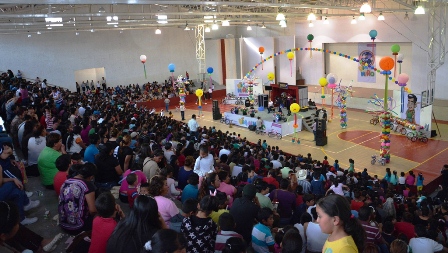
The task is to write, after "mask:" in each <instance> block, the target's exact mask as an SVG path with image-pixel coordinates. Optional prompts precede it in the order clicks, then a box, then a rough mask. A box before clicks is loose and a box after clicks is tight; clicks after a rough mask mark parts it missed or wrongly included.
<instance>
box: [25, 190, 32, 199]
mask: <svg viewBox="0 0 448 253" xmlns="http://www.w3.org/2000/svg"><path fill="white" fill-rule="evenodd" d="M25 194H26V196H27V197H28V198H30V197H31V196H33V194H34V193H33V192H27V191H26V192H25Z"/></svg>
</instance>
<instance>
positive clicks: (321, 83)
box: [319, 77, 328, 87]
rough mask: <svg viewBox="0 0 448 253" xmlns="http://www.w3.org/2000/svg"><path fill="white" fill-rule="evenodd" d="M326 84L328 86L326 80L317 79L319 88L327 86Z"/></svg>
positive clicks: (322, 78)
mask: <svg viewBox="0 0 448 253" xmlns="http://www.w3.org/2000/svg"><path fill="white" fill-rule="evenodd" d="M327 84H328V81H327V78H325V77H321V78H320V79H319V85H320V87H325V86H327Z"/></svg>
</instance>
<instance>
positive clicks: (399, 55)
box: [397, 54, 404, 63]
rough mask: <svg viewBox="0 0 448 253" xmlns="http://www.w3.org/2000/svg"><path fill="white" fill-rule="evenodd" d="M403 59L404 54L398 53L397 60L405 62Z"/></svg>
mask: <svg viewBox="0 0 448 253" xmlns="http://www.w3.org/2000/svg"><path fill="white" fill-rule="evenodd" d="M403 59H404V56H403V54H398V56H397V61H398V62H399V63H402V62H403Z"/></svg>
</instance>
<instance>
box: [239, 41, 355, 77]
mask: <svg viewBox="0 0 448 253" xmlns="http://www.w3.org/2000/svg"><path fill="white" fill-rule="evenodd" d="M294 51H317V52H322V53H327V54H333V55H337V56H340V57H344V58H346V59H349V60H352V61H354V62H359V59H357V58H356V57H352V56H350V55H347V54H343V53H338V52H334V51H331V50H325V49H322V48H311V47H309V48H308V47H300V48H299V47H297V48H291V49H287V50H283V51H279V52H277V53H274V54H273V55H270V56H268V57H266V58H264V59H263V60H262V61H260V62H259V63H257V64H255V66H254V67H253V68H252V69H251V70H249V72H247V73H246V76H247V77H249V76H250V75H251V74H252V72H254V71H255V70H256V69H257V68H258V67H260V66H262V64H263V63H264V62H266V61H269V60H271V59H273V58H274V57H275V56H279V55H282V54H288V53H290V52H291V53H292V52H294ZM293 55H294V54H293ZM290 56H291V55H290ZM287 57H288V55H287ZM293 58H294V56H292V58H291V60H292V59H293ZM288 59H289V57H288Z"/></svg>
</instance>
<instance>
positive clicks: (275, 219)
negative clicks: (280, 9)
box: [0, 74, 448, 253]
mask: <svg viewBox="0 0 448 253" xmlns="http://www.w3.org/2000/svg"><path fill="white" fill-rule="evenodd" d="M0 80H1V82H2V84H3V88H5V87H6V89H3V91H2V92H1V96H0V104H2V107H1V108H2V109H1V116H2V118H3V119H5V128H6V131H7V133H8V134H9V135H8V136H4V137H2V138H4V139H1V138H0V142H1V144H0V145H1V146H0V148H1V149H0V150H1V151H0V153H1V155H0V165H1V169H2V172H3V173H2V178H1V180H0V230H1V231H0V235H1V236H0V251H1V252H22V251H23V250H24V249H29V250H32V251H37V250H43V251H46V252H48V251H51V250H52V249H54V247H55V245H56V243H57V241H58V239H59V238H60V235H59V234H58V235H57V236H56V237H55V238H53V239H52V240H47V239H43V238H42V237H40V236H39V235H37V234H36V233H34V232H32V231H31V230H29V229H28V228H27V227H26V226H25V225H27V224H31V223H34V222H37V218H36V217H33V218H30V217H26V212H27V211H28V210H30V209H32V208H35V207H37V206H39V204H40V203H39V201H37V200H34V201H33V200H30V198H32V193H31V192H27V191H26V185H24V182H25V181H26V178H25V175H27V176H35V177H39V179H40V181H41V184H42V185H43V187H45V188H47V189H51V190H54V191H55V192H56V196H58V203H59V204H58V207H57V210H53V211H54V212H56V211H57V213H58V215H59V227H60V228H61V229H62V231H63V232H64V233H68V234H71V235H80V234H82V235H83V236H84V233H85V232H88V234H89V236H90V238H91V239H90V242H86V241H85V240H81V242H80V243H78V244H76V245H73V246H72V247H73V248H74V249H75V252H76V250H78V252H92V253H96V252H108V253H114V252H157V253H159V252H160V253H162V252H169V253H171V252H192V253H202V252H204V253H207V252H231V253H234V252H235V253H241V252H276V253H277V252H284V253H286V252H288V253H289V252H291V253H292V252H303V253H305V252H307V253H313V252H325V253H327V252H333V253H337V252H341V253H342V252H344V253H345V252H369V253H373V252H379V253H388V252H392V253H405V252H410V251H409V250H412V252H439V251H445V252H448V248H446V242H447V234H446V228H447V224H448V223H447V221H448V204H447V203H445V199H446V193H447V189H448V188H447V185H445V184H444V185H442V186H441V187H442V189H441V190H440V191H439V194H438V195H437V198H434V199H433V198H430V197H429V196H428V194H427V193H425V191H424V188H423V185H424V184H423V182H424V178H423V175H421V174H419V175H414V174H413V173H409V175H406V174H404V173H400V176H398V173H397V172H396V171H390V169H388V170H386V173H385V175H384V176H383V175H380V176H378V175H370V174H369V173H368V171H367V169H364V171H362V172H356V171H355V170H354V160H353V159H350V167H349V168H346V169H344V168H341V167H340V166H339V163H338V161H337V160H336V161H335V162H334V163H333V164H330V162H329V161H328V159H327V157H324V158H323V159H322V160H320V159H315V158H313V157H312V156H311V154H307V155H304V156H303V155H301V154H286V153H284V152H283V151H282V150H281V149H280V148H279V147H278V146H275V147H274V146H269V145H268V143H267V142H266V141H262V140H259V141H258V142H256V143H252V142H250V141H248V140H247V139H246V138H243V137H241V136H240V134H238V133H236V132H228V131H227V132H223V131H221V130H217V129H215V128H214V127H206V126H200V125H199V123H198V122H197V121H196V115H194V114H193V115H191V119H189V121H188V122H182V121H177V120H175V119H173V118H172V117H169V116H161V115H159V114H155V113H153V112H152V111H149V110H147V109H146V108H139V107H137V106H136V104H135V102H134V100H133V96H134V93H135V92H133V91H132V89H131V90H130V91H126V92H124V93H121V92H116V90H115V89H112V88H107V86H106V89H105V90H109V89H110V90H112V94H111V93H108V92H106V93H103V96H96V95H94V94H87V93H86V92H84V93H82V92H81V91H80V94H75V93H71V92H69V91H67V90H64V89H60V88H57V87H49V86H45V88H44V87H43V86H42V85H41V83H39V82H37V83H33V82H27V81H26V80H25V79H23V78H20V79H19V78H17V77H16V76H14V75H12V76H11V75H8V74H5V75H2V76H1V77H0ZM14 88H15V89H14ZM16 90H17V91H18V92H16ZM113 90H115V91H113ZM114 92H115V93H114ZM129 92H130V93H129ZM149 93H150V91H149ZM14 150H15V151H16V152H14ZM13 154H16V156H14V155H13ZM442 173H443V174H444V177H445V176H448V165H446V166H445V168H444V170H443V171H442ZM445 182H448V179H447V180H446V181H445ZM415 185H416V186H418V191H414V190H413V189H414V186H415ZM120 204H121V205H123V204H126V205H129V207H130V212H129V213H125V212H123V210H122V209H121V207H120ZM24 234H26V235H27V236H23V235H24Z"/></svg>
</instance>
